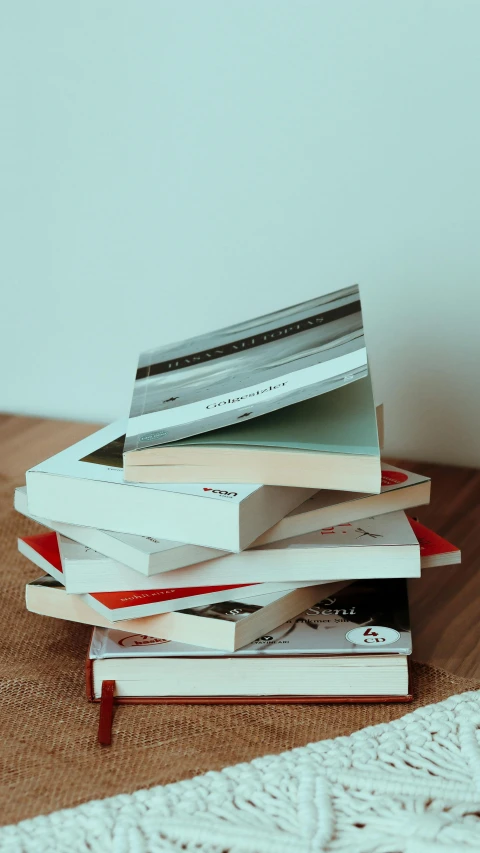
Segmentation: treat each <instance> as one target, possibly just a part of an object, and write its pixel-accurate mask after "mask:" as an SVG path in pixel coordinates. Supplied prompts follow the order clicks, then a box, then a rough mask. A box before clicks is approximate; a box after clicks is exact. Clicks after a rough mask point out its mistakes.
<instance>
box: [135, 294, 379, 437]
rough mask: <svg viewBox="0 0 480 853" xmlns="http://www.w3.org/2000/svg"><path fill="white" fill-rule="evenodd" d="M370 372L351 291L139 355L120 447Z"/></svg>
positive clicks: (213, 423)
mask: <svg viewBox="0 0 480 853" xmlns="http://www.w3.org/2000/svg"><path fill="white" fill-rule="evenodd" d="M367 374H368V365H367V352H366V348H365V339H364V331H363V320H362V310H361V302H360V293H359V288H358V286H357V285H354V286H352V287H348V288H344V289H342V290H338V291H335V292H333V293H329V294H326V295H324V296H320V297H318V298H316V299H312V300H309V301H308V302H302V303H300V304H299V305H295V306H293V307H290V308H285V309H283V310H281V311H275V312H273V313H271V314H266V315H264V316H262V317H257V318H255V319H253V320H250V321H246V322H243V323H239V324H237V325H233V326H229V327H227V328H225V329H222V330H219V331H216V332H212V333H210V334H206V335H200V336H198V337H194V338H190V339H189V340H186V341H183V342H180V343H176V344H171V345H167V346H164V347H159V348H157V349H153V350H149V351H148V352H145V353H142V355H141V356H140V359H139V363H138V368H137V373H136V378H135V383H134V390H133V398H132V404H131V410H130V417H129V421H128V427H127V434H126V439H125V448H124V449H125V451H131V450H141V449H143V448H146V447H154V446H156V445H161V444H166V443H169V442H173V441H179V440H180V439H183V438H188V437H190V436H193V435H198V434H200V433H203V432H208V431H210V430H214V429H218V428H221V427H224V426H229V425H231V424H234V423H243V422H245V421H247V420H250V419H252V418H255V417H258V416H259V415H264V414H267V413H268V412H271V411H274V410H275V409H278V408H282V407H283V406H289V405H293V404H294V403H299V402H301V401H302V400H306V399H309V398H311V397H315V396H317V395H319V394H323V393H325V392H327V391H331V390H333V389H335V388H338V387H340V386H341V385H344V384H346V383H348V382H353V381H355V380H356V379H360V378H362V377H364V376H366V375H367Z"/></svg>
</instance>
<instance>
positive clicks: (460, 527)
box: [0, 415, 480, 678]
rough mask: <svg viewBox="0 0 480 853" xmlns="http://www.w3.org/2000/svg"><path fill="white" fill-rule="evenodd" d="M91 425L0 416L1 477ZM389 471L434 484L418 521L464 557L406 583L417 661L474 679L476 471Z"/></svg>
mask: <svg viewBox="0 0 480 853" xmlns="http://www.w3.org/2000/svg"><path fill="white" fill-rule="evenodd" d="M96 428H97V427H96V426H95V425H93V424H78V423H73V422H67V421H53V420H45V419H42V418H25V417H17V416H14V415H0V448H1V452H0V460H1V461H0V475H4V476H7V477H12V478H14V479H15V481H16V482H17V483H18V484H19V485H20V484H22V483H24V475H25V471H26V469H27V468H30V467H31V466H32V465H36V464H37V463H38V462H41V461H42V460H43V459H46V458H48V457H49V456H52V455H53V454H54V453H58V452H59V451H60V450H63V449H64V448H65V447H68V445H70V444H73V443H74V442H75V441H79V440H80V439H81V438H84V437H85V436H87V435H89V434H90V433H92V432H93V431H94V430H95V429H96ZM391 461H394V462H395V464H398V465H400V466H402V467H405V468H408V469H410V470H412V471H416V472H418V473H423V474H427V475H428V476H429V477H431V478H432V502H431V504H430V505H429V506H428V507H420V508H419V509H418V510H417V511H416V512H415V515H417V516H418V517H419V518H420V520H421V521H423V522H424V523H425V524H427V525H429V526H431V527H432V528H433V529H435V530H436V531H437V532H438V533H441V534H442V535H443V536H446V537H447V538H448V539H450V541H452V542H453V543H454V544H455V545H458V546H459V547H460V548H461V549H462V565H460V566H453V567H450V568H448V567H443V568H438V569H429V570H427V571H425V572H424V574H423V577H422V578H421V579H418V580H412V581H410V603H411V615H412V631H413V647H414V656H415V658H416V660H419V661H424V662H426V663H432V664H434V665H436V666H440V667H442V668H444V669H447V670H449V671H450V672H453V673H456V674H457V675H463V676H466V677H473V678H480V630H479V604H480V571H479V569H480V471H478V470H476V469H473V468H456V467H451V466H447V465H434V464H429V463H423V462H422V463H421V462H411V461H410V462H409V461H408V460H391Z"/></svg>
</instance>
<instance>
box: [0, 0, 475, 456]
mask: <svg viewBox="0 0 480 853" xmlns="http://www.w3.org/2000/svg"><path fill="white" fill-rule="evenodd" d="M2 18H3V21H2V28H1V35H0V39H1V44H0V79H1V84H0V85H1V88H2V102H3V106H2V109H1V113H0V121H2V123H3V125H4V129H3V133H2V140H3V142H2V147H3V155H2V164H3V167H4V175H3V179H2V180H3V188H2V208H3V217H4V219H3V224H2V228H1V231H2V238H3V239H2V244H3V245H2V250H1V264H2V289H3V295H2V301H1V310H2V319H1V335H0V364H1V368H0V370H1V374H2V379H1V389H0V409H1V410H3V411H7V412H21V413H27V414H41V415H50V416H55V417H67V418H76V419H82V420H92V421H106V420H110V419H114V418H117V417H119V416H123V415H124V414H125V413H126V412H127V411H128V404H129V398H130V392H131V386H132V382H133V375H134V370H135V365H136V357H137V353H138V351H139V350H140V349H145V348H148V347H150V346H154V345H156V344H158V343H161V342H167V341H168V340H174V339H177V338H179V337H185V336H189V335H193V334H195V333H200V332H204V331H207V330H209V329H211V328H214V327H216V326H219V325H223V324H226V323H231V322H235V321H238V320H240V319H246V318H248V317H250V316H252V315H254V314H257V313H263V312H265V311H270V310H272V309H274V308H279V307H283V306H285V305H287V304H291V303H293V302H297V301H299V300H302V299H308V298H311V297H313V296H315V295H316V294H317V292H318V291H319V290H322V291H323V290H325V289H330V288H331V289H335V288H338V287H343V286H345V285H348V284H351V283H353V282H355V281H358V282H360V284H361V287H362V295H363V304H364V316H365V324H366V329H367V333H368V345H369V350H370V355H371V362H372V367H373V372H374V379H375V386H376V391H377V397H378V399H379V400H383V401H384V402H385V404H386V423H387V450H388V452H389V453H391V454H393V453H395V454H406V455H409V456H410V457H414V458H424V459H429V460H439V461H449V462H456V463H465V464H469V463H474V464H480V439H479V424H480V394H479V379H478V371H479V361H480V334H479V319H480V238H479V224H480V211H479V207H480V191H479V190H480V181H479V162H480V118H479V92H480V55H479V49H478V37H479V32H480V3H478V2H477V0H457V2H454V0H401V2H400V0H398V1H397V0H389V2H385V0H363V2H358V0H342V2H331V0H328V2H322V0H201V2H196V0H190V1H189V2H187V0H142V2H140V3H135V2H133V0H128V2H127V0H123V2H122V0H82V2H81V3H71V2H70V3H68V2H67V3H65V2H64V0H48V2H47V3H35V2H33V3H32V2H25V0H16V2H15V3H11V4H9V6H8V7H7V6H6V5H5V6H4V8H3V11H2Z"/></svg>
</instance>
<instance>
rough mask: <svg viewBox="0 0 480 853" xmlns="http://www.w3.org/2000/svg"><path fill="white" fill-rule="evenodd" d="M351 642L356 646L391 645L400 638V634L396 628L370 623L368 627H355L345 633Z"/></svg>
mask: <svg viewBox="0 0 480 853" xmlns="http://www.w3.org/2000/svg"><path fill="white" fill-rule="evenodd" d="M345 637H346V638H347V640H348V642H349V643H354V645H355V646H377V647H378V646H389V645H390V644H391V643H396V642H397V641H398V640H399V639H400V634H399V633H398V631H395V629H394V628H384V627H382V626H381V625H369V626H368V628H367V627H366V626H363V628H353V629H352V630H351V631H348V633H347V634H345Z"/></svg>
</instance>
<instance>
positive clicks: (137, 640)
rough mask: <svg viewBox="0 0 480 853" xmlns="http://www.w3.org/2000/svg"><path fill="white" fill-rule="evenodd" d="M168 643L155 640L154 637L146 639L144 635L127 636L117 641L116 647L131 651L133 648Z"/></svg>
mask: <svg viewBox="0 0 480 853" xmlns="http://www.w3.org/2000/svg"><path fill="white" fill-rule="evenodd" d="M168 642H169V640H157V639H155V637H147V635H146V634H128V635H127V636H126V637H122V639H121V640H118V645H119V646H123V648H127V649H131V648H134V647H135V646H157V645H160V644H161V643H168Z"/></svg>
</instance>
